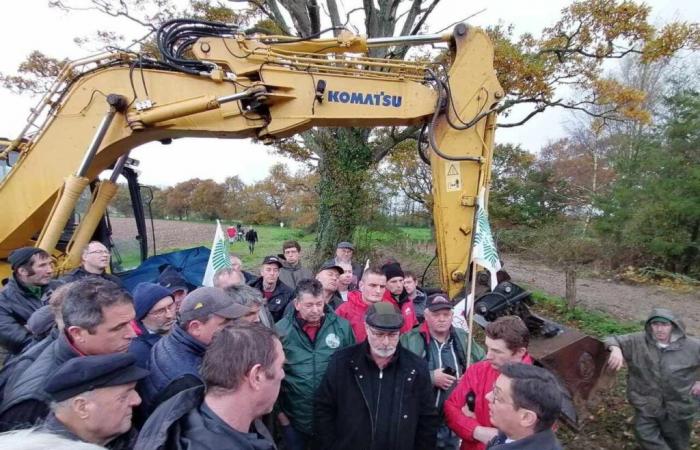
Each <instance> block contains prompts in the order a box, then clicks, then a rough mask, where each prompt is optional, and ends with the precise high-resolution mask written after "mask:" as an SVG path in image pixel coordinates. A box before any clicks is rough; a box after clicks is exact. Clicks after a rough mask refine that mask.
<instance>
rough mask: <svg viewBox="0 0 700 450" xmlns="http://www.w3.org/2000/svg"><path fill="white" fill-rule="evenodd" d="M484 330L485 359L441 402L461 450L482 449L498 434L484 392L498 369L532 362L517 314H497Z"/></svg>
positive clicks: (526, 334)
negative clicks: (507, 365)
mask: <svg viewBox="0 0 700 450" xmlns="http://www.w3.org/2000/svg"><path fill="white" fill-rule="evenodd" d="M485 333H486V358H485V360H484V361H479V362H478V363H476V364H473V365H471V366H469V369H468V370H467V371H466V373H465V374H464V375H463V376H462V378H460V380H459V383H458V384H457V387H456V388H455V389H454V390H453V391H452V394H450V396H449V397H448V398H447V400H446V401H445V404H444V414H445V421H446V422H447V426H449V427H450V429H451V430H452V431H454V432H455V433H457V435H458V436H459V437H460V438H462V445H461V446H460V449H461V450H483V449H484V448H486V444H487V443H489V441H491V439H493V438H494V437H495V436H496V435H497V434H498V430H497V429H496V428H495V427H494V425H493V423H492V422H491V417H490V415H489V405H488V401H487V400H486V394H488V393H489V392H491V390H492V389H493V385H494V383H495V382H496V379H497V378H498V375H500V368H501V367H502V366H503V365H505V364H507V363H518V362H522V363H526V364H532V358H530V355H528V353H527V346H528V344H529V342H530V332H529V331H528V329H527V327H526V326H525V323H524V322H523V321H522V320H521V319H520V318H519V317H517V316H505V317H499V318H498V319H496V320H495V321H493V322H491V323H489V324H488V325H487V326H486V330H485ZM472 393H473V395H470V394H472ZM468 396H470V397H473V398H474V404H473V405H470V404H468V403H467V397H468ZM472 407H473V410H472Z"/></svg>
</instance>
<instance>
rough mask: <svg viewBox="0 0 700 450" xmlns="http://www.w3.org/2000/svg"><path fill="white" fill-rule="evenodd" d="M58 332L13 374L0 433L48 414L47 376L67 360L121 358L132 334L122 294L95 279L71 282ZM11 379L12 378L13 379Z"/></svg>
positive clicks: (130, 309)
mask: <svg viewBox="0 0 700 450" xmlns="http://www.w3.org/2000/svg"><path fill="white" fill-rule="evenodd" d="M62 314H63V322H64V330H63V332H61V333H59V335H58V337H57V338H56V340H55V341H53V342H52V343H51V344H49V345H48V346H47V347H46V349H44V351H43V352H41V354H40V355H39V356H38V357H37V358H36V360H35V361H34V362H33V363H32V364H31V365H29V367H27V368H26V370H24V372H22V373H17V374H15V373H13V377H12V378H13V379H12V380H11V381H10V382H8V384H7V385H6V386H5V391H4V401H3V403H2V406H0V431H6V430H10V429H14V428H18V427H20V426H32V425H34V424H36V423H37V422H38V421H41V420H42V419H43V418H44V417H46V415H47V414H48V413H49V403H50V402H51V399H50V398H49V397H48V395H47V394H46V392H45V391H44V384H45V382H46V380H47V379H48V377H49V376H51V375H52V374H53V373H54V372H55V370H56V369H57V368H58V367H59V366H60V365H61V364H63V363H65V362H66V361H68V360H69V359H71V358H77V357H79V356H86V355H106V354H109V353H126V351H127V349H128V348H129V343H130V342H131V339H133V338H134V337H135V336H136V334H135V333H134V330H133V329H132V327H131V321H132V320H133V319H134V316H135V313H134V304H133V301H132V299H131V296H130V295H129V293H128V292H127V291H125V290H124V289H122V288H120V287H119V286H117V285H116V284H114V283H112V282H110V281H106V280H104V279H101V278H86V279H83V280H80V281H76V282H75V283H73V285H72V288H71V290H70V291H69V292H68V293H67V294H66V298H65V300H64V302H63V310H62ZM14 375H17V376H16V377H15V376H14Z"/></svg>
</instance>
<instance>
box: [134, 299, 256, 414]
mask: <svg viewBox="0 0 700 450" xmlns="http://www.w3.org/2000/svg"><path fill="white" fill-rule="evenodd" d="M249 312H250V310H249V309H248V308H246V307H245V306H241V305H239V304H237V303H234V302H233V300H232V299H231V297H229V296H228V295H227V294H226V293H225V292H224V291H223V290H221V289H219V288H215V287H201V288H199V289H195V290H194V291H192V292H190V293H189V294H187V297H185V300H184V301H183V302H182V307H181V308H180V317H179V320H178V323H177V324H176V325H174V326H173V331H172V333H170V334H169V335H168V336H165V337H164V338H163V339H161V340H159V341H158V342H156V344H155V345H154V346H153V348H152V349H151V357H150V360H149V364H148V369H149V370H150V371H151V373H150V375H149V376H148V377H146V378H145V379H144V380H142V381H141V383H139V392H140V393H141V396H142V397H143V405H142V407H141V412H142V414H143V416H144V417H146V416H148V415H149V414H150V413H151V412H152V411H153V410H154V409H155V408H156V407H157V406H158V405H159V404H161V403H162V402H164V401H165V400H167V399H169V398H170V397H172V396H173V395H175V394H177V393H178V392H180V391H182V390H184V389H187V388H190V387H192V386H199V385H200V384H202V379H201V377H200V375H199V366H200V365H201V363H202V357H203V356H204V352H205V351H206V349H207V346H208V345H209V343H211V341H212V339H213V337H214V335H215V334H216V333H217V332H219V331H220V330H222V329H223V328H225V327H227V326H228V325H229V324H231V323H232V321H234V320H237V319H240V318H242V317H243V316H245V315H246V314H248V313H249Z"/></svg>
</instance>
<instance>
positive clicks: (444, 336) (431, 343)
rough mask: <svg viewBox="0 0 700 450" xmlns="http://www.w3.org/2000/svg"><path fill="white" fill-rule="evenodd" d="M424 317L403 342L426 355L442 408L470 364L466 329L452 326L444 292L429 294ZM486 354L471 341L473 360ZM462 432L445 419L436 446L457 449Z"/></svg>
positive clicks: (436, 401)
mask: <svg viewBox="0 0 700 450" xmlns="http://www.w3.org/2000/svg"><path fill="white" fill-rule="evenodd" d="M426 303H427V304H426V308H425V311H424V313H425V321H424V322H423V324H422V325H421V326H420V327H419V328H414V329H413V330H412V331H411V332H409V333H408V334H404V335H403V336H401V345H403V346H404V347H405V348H407V349H408V350H410V351H412V352H413V353H415V354H416V355H418V356H420V357H421V358H423V359H425V361H426V362H427V363H428V369H429V370H430V379H431V381H432V383H433V391H434V393H435V406H436V407H437V409H438V411H442V406H443V404H444V403H445V400H446V399H447V397H448V396H449V395H450V393H451V392H452V389H453V388H454V386H455V382H456V381H457V380H458V379H459V378H460V377H461V376H462V375H463V374H464V371H465V369H466V367H467V339H468V336H467V333H466V332H465V331H464V330H462V329H459V328H455V327H453V326H452V317H453V315H454V313H453V312H452V302H451V301H450V300H449V299H448V298H447V295H445V294H443V293H437V294H433V295H431V296H430V297H428V300H427V302H426ZM483 358H484V351H483V350H482V348H481V347H480V346H479V345H477V344H476V342H474V343H473V345H472V350H471V358H470V359H471V362H476V361H480V360H481V359H483ZM458 447H459V436H457V435H456V434H455V433H454V432H452V431H451V430H450V429H449V428H448V427H447V425H446V424H445V423H444V422H443V423H441V425H440V428H439V430H438V442H437V447H436V448H437V449H451V450H457V448H458Z"/></svg>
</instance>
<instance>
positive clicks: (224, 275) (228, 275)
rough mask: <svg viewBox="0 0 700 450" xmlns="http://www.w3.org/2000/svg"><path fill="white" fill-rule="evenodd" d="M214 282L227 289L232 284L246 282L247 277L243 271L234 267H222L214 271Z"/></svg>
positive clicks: (218, 286)
mask: <svg viewBox="0 0 700 450" xmlns="http://www.w3.org/2000/svg"><path fill="white" fill-rule="evenodd" d="M212 282H213V283H214V287H217V288H220V289H226V288H228V287H230V286H238V285H241V284H245V278H244V277H243V274H242V273H241V272H239V271H237V270H235V269H233V268H232V267H222V268H221V269H219V270H217V271H216V272H214V277H213V279H212Z"/></svg>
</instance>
